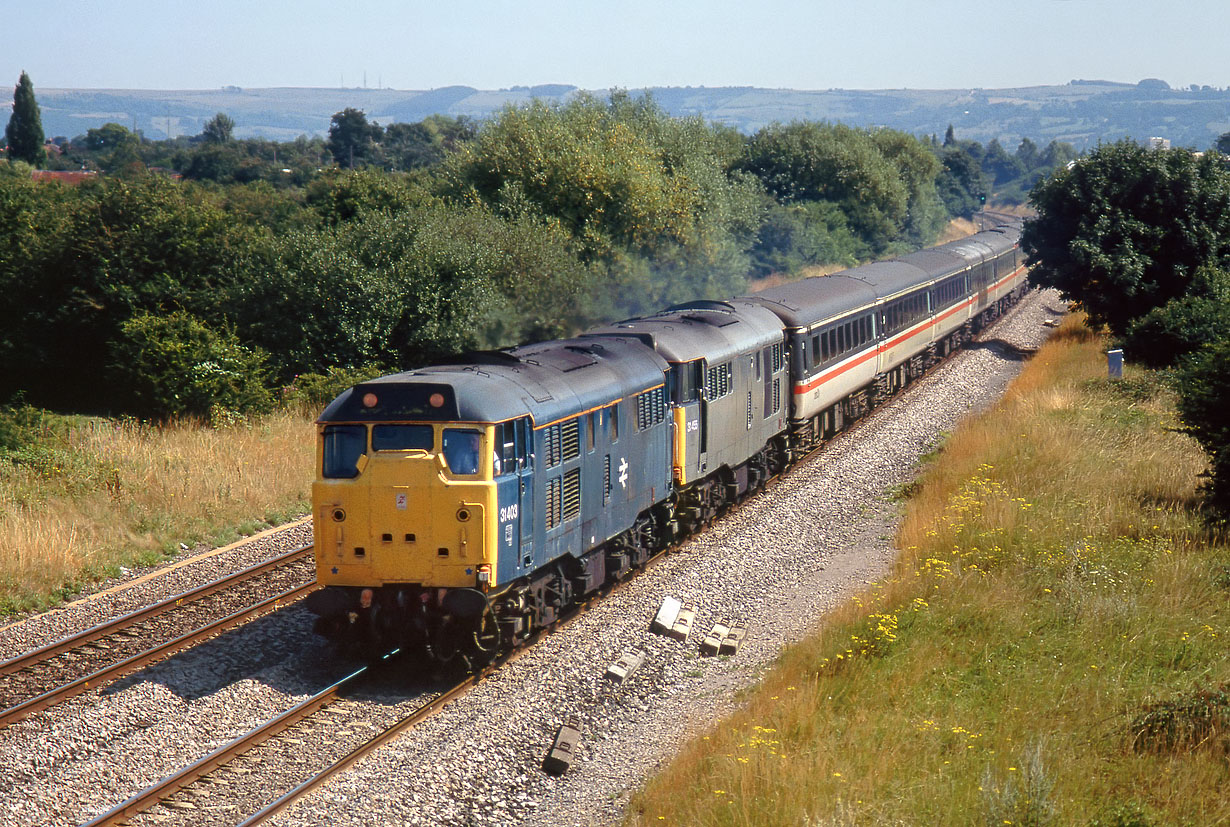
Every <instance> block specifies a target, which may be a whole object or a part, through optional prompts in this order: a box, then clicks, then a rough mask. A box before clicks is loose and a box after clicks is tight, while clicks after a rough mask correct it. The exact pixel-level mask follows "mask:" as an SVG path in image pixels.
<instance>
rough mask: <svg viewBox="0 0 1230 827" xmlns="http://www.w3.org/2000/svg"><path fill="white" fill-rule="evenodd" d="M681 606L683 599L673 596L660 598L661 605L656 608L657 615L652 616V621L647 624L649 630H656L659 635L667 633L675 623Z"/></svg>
mask: <svg viewBox="0 0 1230 827" xmlns="http://www.w3.org/2000/svg"><path fill="white" fill-rule="evenodd" d="M682 608H683V601H681V600H679V599H678V598H675V597H669V596H668V597H666V598H664V599H663V600H662V607H661V608H660V609H658V614H657V616H655V617H654V619H653V623H651V624H650V625H649V629H650V631H654V632H657V633H658V634H660V635H669V634H670V632H671V629H672V628H673V627H674V625H675V621H676V620H678V619H679V611H680V610H681V609H682Z"/></svg>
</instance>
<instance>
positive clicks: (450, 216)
mask: <svg viewBox="0 0 1230 827" xmlns="http://www.w3.org/2000/svg"><path fill="white" fill-rule="evenodd" d="M23 89H26V90H27V92H28V94H27V93H26V92H23V91H22V90H23ZM19 98H20V100H19ZM19 110H20V115H19ZM37 124H38V110H37V103H36V102H35V100H34V96H33V89H32V86H31V85H30V84H29V79H28V78H27V77H26V76H25V75H24V74H23V76H22V82H21V83H19V85H18V89H17V93H16V94H15V99H14V114H13V118H11V119H10V125H9V126H10V130H9V131H10V132H13V133H14V134H16V133H22V132H23V131H24V132H25V133H29V132H31V131H32V129H33V128H34V127H35V126H37ZM38 130H39V135H38V140H33V139H30V138H28V137H27V138H26V139H19V140H17V141H14V140H13V138H12V136H10V137H9V141H8V146H9V148H8V163H7V164H3V165H0V293H2V294H3V295H4V296H5V300H6V304H7V306H8V307H10V312H9V313H8V314H6V317H7V322H8V323H7V324H6V325H5V326H4V328H3V329H0V359H2V360H3V363H4V364H5V365H6V370H5V371H3V372H0V404H5V403H6V402H8V403H11V402H13V401H14V400H18V399H20V400H24V401H25V402H26V403H28V404H34V405H39V406H46V407H51V408H56V409H62V410H70V411H81V412H107V413H126V414H133V415H137V416H143V417H165V416H171V415H184V414H188V415H209V414H210V412H211V411H217V410H221V411H224V412H227V411H237V412H241V413H242V412H246V411H254V410H261V409H262V408H267V407H269V406H270V405H273V404H275V403H276V402H277V399H278V398H279V397H280V396H285V395H287V394H290V395H296V394H303V393H309V392H311V391H310V389H311V388H317V389H320V388H325V387H327V386H328V385H329V381H328V377H330V376H332V377H333V378H334V379H335V380H336V381H337V382H339V383H344V382H348V381H351V380H352V379H353V377H354V376H355V375H358V374H362V373H371V372H379V371H388V370H393V369H405V368H409V367H412V366H415V365H419V364H423V363H426V362H429V361H431V360H433V359H435V358H438V357H440V356H442V355H444V354H448V353H453V352H458V351H464V350H468V349H478V348H492V347H501V346H507V345H511V344H516V343H519V342H525V341H529V340H534V339H542V338H553V337H559V336H564V335H567V334H569V333H570V332H573V331H575V330H578V329H581V328H583V327H585V326H587V325H593V324H596V323H600V322H606V321H610V320H612V319H615V318H619V317H626V316H630V315H636V314H640V313H645V312H650V311H653V310H657V309H660V308H662V307H665V306H667V305H670V304H673V303H677V302H682V301H686V300H690V299H695V298H701V297H723V296H728V295H734V294H737V293H740V292H744V291H746V290H747V287H748V280H749V279H750V278H754V277H757V276H763V275H767V274H770V273H776V272H783V271H784V272H793V271H798V270H799V269H801V268H803V267H806V266H808V265H812V264H846V265H849V264H853V263H855V262H857V261H860V260H864V259H867V258H871V257H878V256H885V255H890V254H894V253H897V252H901V251H905V250H908V249H913V248H917V247H920V246H925V245H927V244H930V243H932V242H933V241H934V240H935V238H936V237H937V234H938V233H939V231H940V230H941V229H942V227H943V226H944V225H945V224H946V222H947V221H948V220H949V218H950V217H952V216H954V215H966V216H968V215H970V214H972V212H973V211H974V210H976V209H977V208H978V207H979V206H980V205H981V204H982V202H983V200H984V199H985V197H986V195H987V194H988V193H989V192H990V191H991V190H990V188H991V187H992V186H993V185H994V184H993V181H994V180H995V179H994V175H995V173H988V172H986V171H984V169H983V167H982V163H983V160H982V159H983V158H984V157H985V156H986V155H987V151H986V150H984V149H983V148H982V147H981V146H979V145H977V144H974V143H972V142H957V141H956V140H955V138H953V137H952V136H951V135H949V136H947V138H946V139H945V141H944V143H943V144H941V143H940V142H939V141H938V140H936V139H935V138H929V139H926V138H921V139H920V138H916V137H914V136H911V135H908V134H906V133H902V132H898V131H894V130H888V129H858V128H853V127H847V126H843V125H839V124H828V123H814V122H795V123H790V124H773V125H771V126H768V127H765V128H764V129H762V130H760V131H759V132H757V133H756V134H754V135H751V136H744V135H742V134H740V133H738V132H737V131H735V130H733V129H731V128H728V127H724V126H722V125H719V124H712V123H706V122H705V121H703V120H702V119H700V118H674V117H670V116H669V115H667V114H665V113H664V112H663V111H662V109H661V108H660V107H659V106H657V105H656V103H655V102H654V101H653V100H652V99H651V98H649V97H633V96H631V95H628V94H626V93H622V92H614V93H612V94H611V95H610V97H609V98H606V99H599V98H597V97H593V96H584V95H582V96H578V97H576V98H574V99H572V100H570V101H569V102H568V103H567V104H564V105H548V104H545V103H541V102H535V103H531V104H529V105H525V106H521V107H511V108H508V109H506V110H504V111H503V112H501V113H500V114H499V115H498V116H497V117H494V118H492V119H490V120H488V121H485V122H483V123H481V124H479V123H474V122H471V121H468V120H466V119H464V118H449V117H444V116H438V117H433V118H428V119H426V120H424V121H422V122H420V123H416V124H390V125H388V126H383V127H382V126H380V125H379V124H375V123H370V122H368V120H367V117H366V115H365V114H364V113H362V112H361V111H358V110H353V109H347V110H344V111H342V112H339V113H337V114H336V115H334V117H333V119H332V123H331V128H330V130H329V135H328V137H327V138H324V139H321V138H306V137H304V138H300V139H298V140H296V141H289V142H272V141H264V140H257V139H238V138H236V137H235V135H234V131H235V125H234V122H233V120H232V119H231V118H229V117H228V116H227V115H225V114H224V113H219V114H218V115H216V116H215V117H214V118H213V119H211V120H210V121H209V122H208V123H207V124H206V125H205V127H204V129H203V131H202V133H201V134H200V135H196V136H184V137H179V138H175V139H173V140H168V141H149V140H146V139H145V138H144V137H143V136H141V135H140V134H139V133H134V132H131V131H129V130H128V129H126V128H125V127H123V126H122V125H119V124H114V123H113V124H106V125H104V126H102V127H99V128H97V129H90V130H88V131H87V132H86V133H85V134H84V135H82V136H77V137H75V138H73V139H72V140H71V141H70V140H60V139H56V141H57V142H55V143H53V145H54V146H55V147H56V149H57V153H58V154H57V153H53V155H52V156H48V157H42V156H39V155H38V153H37V152H32V153H30V154H26V155H24V156H23V154H22V153H23V152H24V151H25V150H24V149H23V147H26V146H31V145H33V146H37V147H38V149H39V150H40V151H41V150H42V149H43V147H44V143H43V142H42V137H41V127H38ZM23 140H24V141H25V142H24V143H23ZM1022 148H1023V149H1025V148H1027V146H1026V144H1024V143H1023V144H1022ZM1018 154H1020V152H1018ZM1052 155H1053V157H1051V158H1050V161H1051V162H1057V161H1056V159H1058V158H1061V157H1066V156H1065V154H1064V152H1063V151H1062V149H1058V150H1055V152H1054V153H1052ZM1035 160H1036V159H1035ZM39 164H41V165H44V166H48V167H60V168H71V169H81V168H83V167H84V168H87V169H94V170H97V171H98V172H99V173H100V174H98V175H96V176H93V177H92V178H91V179H90V180H88V181H86V182H85V183H82V184H80V185H79V186H74V187H67V186H61V185H58V184H49V183H43V182H39V181H36V180H32V178H31V175H30V168H31V167H30V166H29V165H39ZM1033 169H1035V170H1037V169H1040V168H1039V167H1034V168H1033ZM319 392H321V393H324V392H326V391H324V390H319Z"/></svg>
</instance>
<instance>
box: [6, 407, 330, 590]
mask: <svg viewBox="0 0 1230 827" xmlns="http://www.w3.org/2000/svg"><path fill="white" fill-rule="evenodd" d="M313 450H314V434H313V429H312V424H311V417H310V416H308V415H306V414H303V413H289V412H281V413H276V414H272V415H269V416H267V417H264V418H261V419H260V420H258V421H256V422H254V423H251V424H244V425H237V426H233V427H227V428H222V429H217V430H216V429H213V428H208V427H202V426H201V425H200V424H199V423H195V422H187V423H181V424H171V425H166V426H159V427H154V426H149V425H143V424H140V423H136V422H115V421H108V420H88V421H83V422H82V423H81V424H80V425H79V426H77V427H74V428H72V429H71V430H70V431H69V433H68V434H67V436H66V437H65V439H64V442H63V444H62V445H56V446H55V447H54V449H53V450H51V451H50V452H48V453H45V454H42V455H39V456H38V457H37V461H36V462H28V463H22V464H11V463H2V464H0V610H10V611H11V610H13V609H18V608H29V607H33V606H38V605H42V604H45V603H46V602H47V601H48V600H49V599H52V598H53V597H54V595H56V594H57V593H61V592H64V591H69V590H72V589H73V588H75V587H76V586H77V585H79V584H80V583H82V582H83V581H85V580H89V579H90V578H94V577H98V576H100V575H103V574H105V573H107V572H108V571H109V570H113V569H114V567H116V566H118V565H125V564H134V563H150V562H153V561H155V560H157V559H159V558H160V557H161V556H162V555H163V553H164V552H166V551H168V550H173V549H175V548H177V546H178V544H179V543H181V542H184V543H188V544H191V543H194V542H196V541H199V540H222V539H226V538H229V537H231V536H234V535H235V533H236V532H237V531H250V530H252V529H253V528H255V527H257V526H259V525H261V524H263V523H268V522H272V521H278V520H283V519H285V518H287V517H289V516H292V515H294V514H296V513H299V512H301V511H303V510H304V509H305V507H306V503H307V501H308V497H309V492H310V486H311V479H312V473H313V470H312V464H313Z"/></svg>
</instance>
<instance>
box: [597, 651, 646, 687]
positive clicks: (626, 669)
mask: <svg viewBox="0 0 1230 827" xmlns="http://www.w3.org/2000/svg"><path fill="white" fill-rule="evenodd" d="M644 662H645V653H644V652H643V651H641V650H640V649H629V650H628V651H627V652H624V653H623V654H622V655H620V656H619V660H617V661H615V662H614V663H612V664H611V665H610V666H608V667H607V668H606V675H605V676H604V677H606V679H607V680H611V681H614V682H615V683H623V682H624V681H626V680H627V679H628V678H629V677H630V676H631V675H632V673H633V672H635V671H636V670H637V669H640V668H641V664H643V663H644Z"/></svg>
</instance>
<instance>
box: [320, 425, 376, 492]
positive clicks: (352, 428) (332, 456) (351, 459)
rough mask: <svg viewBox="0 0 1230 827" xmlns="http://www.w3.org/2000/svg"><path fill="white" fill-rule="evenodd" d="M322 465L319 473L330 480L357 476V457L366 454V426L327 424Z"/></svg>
mask: <svg viewBox="0 0 1230 827" xmlns="http://www.w3.org/2000/svg"><path fill="white" fill-rule="evenodd" d="M324 440H325V445H324V465H323V467H322V468H321V473H322V474H323V475H324V476H325V477H326V478H327V479H331V480H350V479H354V478H355V477H357V476H359V459H360V458H361V457H363V456H365V455H366V454H367V428H366V427H365V426H363V425H329V426H327V427H326V428H325V435H324Z"/></svg>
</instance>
